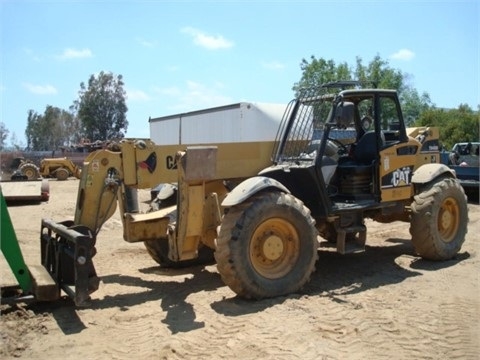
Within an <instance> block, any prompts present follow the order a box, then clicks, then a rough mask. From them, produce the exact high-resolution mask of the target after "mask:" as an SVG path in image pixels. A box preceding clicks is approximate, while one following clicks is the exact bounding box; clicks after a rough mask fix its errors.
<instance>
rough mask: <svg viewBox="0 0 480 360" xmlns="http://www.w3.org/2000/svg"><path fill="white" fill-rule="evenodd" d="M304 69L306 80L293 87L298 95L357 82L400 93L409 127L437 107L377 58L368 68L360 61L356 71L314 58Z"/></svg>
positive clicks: (303, 77)
mask: <svg viewBox="0 0 480 360" xmlns="http://www.w3.org/2000/svg"><path fill="white" fill-rule="evenodd" d="M300 68H301V70H302V77H301V79H300V81H299V82H297V83H295V84H294V86H293V90H294V91H295V93H296V95H298V93H299V91H300V89H302V88H310V87H315V86H319V85H321V84H324V83H327V82H333V81H341V80H352V79H356V80H358V81H360V82H362V83H364V84H366V85H365V86H367V87H368V86H371V87H377V88H382V89H395V90H397V92H398V95H399V98H400V102H401V103H402V108H403V109H404V118H405V122H406V123H407V124H411V123H412V122H413V121H414V120H415V119H417V118H418V116H419V115H420V113H422V112H423V111H425V110H428V109H430V108H431V107H432V106H433V104H432V103H431V101H430V97H429V95H428V94H427V93H424V94H422V95H419V94H418V92H417V90H415V89H413V88H411V87H410V86H409V85H408V84H407V75H406V74H403V73H402V72H401V71H400V70H397V69H393V68H391V67H390V65H389V64H388V61H387V60H383V59H382V58H381V57H380V56H379V55H377V56H375V57H374V58H373V59H372V61H370V62H369V63H368V64H367V65H364V64H363V60H362V59H361V58H360V57H357V58H356V64H355V69H353V68H351V67H350V66H349V65H348V64H347V63H340V64H338V65H337V64H336V63H335V61H333V60H325V59H322V58H319V59H317V58H315V56H313V55H312V56H311V57H310V62H309V61H307V60H305V59H302V62H301V63H300Z"/></svg>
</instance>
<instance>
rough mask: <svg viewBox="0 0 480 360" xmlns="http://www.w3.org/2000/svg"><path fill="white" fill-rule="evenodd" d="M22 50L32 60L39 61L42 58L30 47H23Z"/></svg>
mask: <svg viewBox="0 0 480 360" xmlns="http://www.w3.org/2000/svg"><path fill="white" fill-rule="evenodd" d="M23 52H24V53H25V54H26V55H27V56H28V57H29V58H30V59H32V60H33V61H36V62H39V61H41V60H42V59H41V58H40V56H38V55H37V54H35V52H34V51H33V50H32V49H30V48H23Z"/></svg>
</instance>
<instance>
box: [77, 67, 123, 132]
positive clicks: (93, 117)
mask: <svg viewBox="0 0 480 360" xmlns="http://www.w3.org/2000/svg"><path fill="white" fill-rule="evenodd" d="M122 79H123V78H122V75H118V76H114V75H113V74H112V73H104V72H103V71H102V72H100V74H99V75H98V77H96V76H95V75H91V76H90V79H89V80H88V86H86V85H85V84H84V83H83V82H82V83H80V91H79V93H78V94H79V98H78V100H76V101H75V102H74V105H73V108H74V109H75V110H76V111H77V116H78V119H79V121H80V123H81V125H82V128H83V133H84V135H85V136H86V137H87V138H88V139H89V140H90V141H96V140H101V141H104V140H111V139H121V138H123V137H124V136H125V135H124V133H125V132H126V131H127V128H128V121H127V117H126V113H127V111H128V108H127V105H126V102H125V95H126V92H125V90H124V89H123V85H124V83H123V80H122Z"/></svg>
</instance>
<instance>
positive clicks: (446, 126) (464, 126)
mask: <svg viewBox="0 0 480 360" xmlns="http://www.w3.org/2000/svg"><path fill="white" fill-rule="evenodd" d="M479 115H480V111H473V110H472V109H471V108H470V107H469V106H468V105H466V104H460V105H459V106H458V108H457V109H449V110H448V109H435V108H433V109H429V110H427V111H424V112H423V113H422V114H421V115H420V117H419V118H418V120H417V121H416V122H415V125H416V126H437V127H439V128H440V139H441V140H442V145H443V146H445V147H446V148H447V149H451V148H452V146H453V145H454V144H455V143H457V142H469V141H479V140H480V136H479V128H480V117H479Z"/></svg>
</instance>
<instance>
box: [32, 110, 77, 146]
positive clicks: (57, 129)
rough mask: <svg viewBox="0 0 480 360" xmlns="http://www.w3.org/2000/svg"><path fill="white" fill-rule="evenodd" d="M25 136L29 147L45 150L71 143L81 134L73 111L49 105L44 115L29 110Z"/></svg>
mask: <svg viewBox="0 0 480 360" xmlns="http://www.w3.org/2000/svg"><path fill="white" fill-rule="evenodd" d="M25 136H26V138H27V148H29V149H31V150H38V151H42V150H43V151H45V150H56V149H58V148H59V147H61V146H66V145H70V144H71V143H72V142H74V141H75V140H77V139H76V137H77V136H79V132H78V126H77V127H76V126H75V119H74V117H73V115H72V114H71V113H69V112H68V111H66V110H63V109H60V108H57V107H54V106H51V105H47V107H46V108H45V112H44V114H43V115H40V114H38V113H37V112H35V111H33V110H29V111H28V118H27V128H26V130H25Z"/></svg>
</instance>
